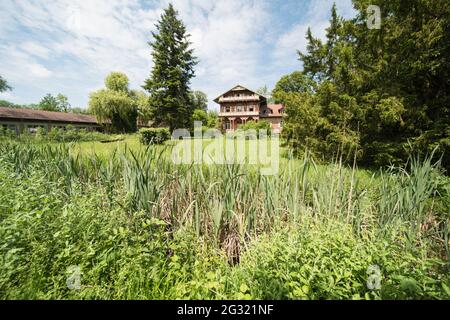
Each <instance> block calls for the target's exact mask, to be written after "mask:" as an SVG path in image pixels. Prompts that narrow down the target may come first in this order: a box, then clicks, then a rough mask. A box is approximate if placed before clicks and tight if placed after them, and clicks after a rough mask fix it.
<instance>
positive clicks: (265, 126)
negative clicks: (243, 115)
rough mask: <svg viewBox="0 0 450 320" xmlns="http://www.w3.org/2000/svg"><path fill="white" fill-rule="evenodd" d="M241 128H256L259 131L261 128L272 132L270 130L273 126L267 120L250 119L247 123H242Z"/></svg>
mask: <svg viewBox="0 0 450 320" xmlns="http://www.w3.org/2000/svg"><path fill="white" fill-rule="evenodd" d="M239 129H241V130H256V131H257V132H259V130H263V131H264V132H267V134H270V132H271V131H272V126H271V125H270V123H269V122H268V121H266V120H259V121H258V122H256V121H253V120H250V121H247V123H246V124H243V125H241V126H240V127H239Z"/></svg>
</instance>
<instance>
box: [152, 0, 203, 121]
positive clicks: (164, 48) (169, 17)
mask: <svg viewBox="0 0 450 320" xmlns="http://www.w3.org/2000/svg"><path fill="white" fill-rule="evenodd" d="M156 28H157V32H153V33H152V35H153V38H154V41H153V42H151V43H149V44H150V46H151V47H152V49H153V52H152V57H153V63H154V66H153V70H152V72H151V75H150V78H149V79H147V80H146V82H145V85H144V89H146V90H147V91H148V92H149V93H150V95H151V97H150V103H151V104H152V108H153V109H154V111H155V113H154V114H155V121H156V123H157V124H164V125H167V126H169V127H170V130H174V129H176V128H188V127H189V126H190V119H191V116H192V112H193V110H192V108H191V107H190V103H189V102H190V100H189V93H190V80H191V79H192V78H193V77H194V76H195V72H194V66H195V65H196V64H197V59H196V58H195V57H194V54H193V49H191V48H190V45H191V42H189V40H188V38H189V34H187V31H186V27H185V25H184V23H183V22H182V21H181V20H180V19H179V18H178V12H177V11H176V10H175V9H174V7H173V6H172V4H170V5H169V7H168V8H167V9H166V10H165V11H164V13H163V14H162V16H161V19H160V20H159V21H158V24H157V25H156Z"/></svg>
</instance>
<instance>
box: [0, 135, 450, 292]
mask: <svg viewBox="0 0 450 320" xmlns="http://www.w3.org/2000/svg"><path fill="white" fill-rule="evenodd" d="M170 149H171V146H166V147H164V148H161V147H154V146H148V147H146V148H144V147H143V148H133V149H127V148H124V149H123V148H122V149H117V150H115V151H114V152H112V153H111V154H108V155H104V154H102V155H98V154H95V153H91V154H82V153H80V152H74V146H73V145H70V144H69V145H63V144H61V145H47V144H39V145H36V144H33V143H18V142H0V179H1V180H0V200H1V201H2V202H1V203H0V236H1V238H2V239H3V240H2V243H1V245H0V251H1V252H2V260H0V265H1V266H2V267H3V270H6V271H5V272H3V273H2V276H1V277H0V296H2V297H4V298H23V297H27V298H70V297H76V298H94V299H103V298H126V299H127V298H134V299H148V298H163V299H165V298H193V299H196V298H199V299H203V298H239V299H241V298H273V299H278V298H280V299H282V298H290V299H306V298H310V299H311V298H312V299H316V298H317V299H319V298H331V299H334V298H337V299H342V298H345V299H351V298H355V299H358V298H367V299H371V298H375V299H377V298H410V297H413V298H422V297H423V298H448V295H449V292H448V287H449V277H448V271H449V269H448V268H449V256H450V255H449V245H448V244H449V243H448V235H449V226H448V222H449V206H450V204H449V197H450V196H449V179H448V177H445V176H444V175H443V174H442V172H441V171H440V163H439V162H437V163H432V162H431V160H430V159H431V158H432V157H430V158H428V159H422V160H420V159H411V161H410V162H409V163H408V164H407V165H406V166H405V167H403V168H394V167H392V168H388V169H386V170H379V171H377V172H368V171H363V170H359V169H357V167H356V166H352V167H349V166H346V165H344V164H342V163H341V162H340V161H337V162H336V163H333V164H328V165H318V164H316V162H315V161H314V159H313V158H312V157H311V156H310V155H309V154H308V153H306V154H305V155H304V156H303V158H301V159H294V158H293V157H292V156H287V158H286V159H284V160H283V165H282V166H281V170H280V172H279V174H277V175H274V176H264V175H261V174H260V173H259V171H258V170H256V168H255V167H254V166H249V165H245V164H242V165H237V164H228V165H195V164H190V165H175V164H173V163H172V161H170V158H169V154H170ZM46 259H47V260H46ZM70 264H74V265H82V267H83V270H86V274H85V275H83V279H84V281H87V282H88V284H86V286H85V287H83V289H81V290H75V291H73V290H68V289H67V288H66V287H65V285H64V279H65V278H64V277H65V276H66V275H65V271H62V270H65V268H67V267H68V266H69V265H70ZM372 264H377V265H380V267H381V269H383V270H384V271H383V272H384V273H383V279H384V286H383V288H382V289H379V290H370V289H369V288H367V286H366V283H365V281H366V279H367V273H366V270H367V268H368V266H370V265H372ZM415 266H420V268H419V269H418V270H415V269H414V268H415ZM283 268H286V269H288V270H290V271H289V272H287V273H286V271H285V270H284V269H283ZM330 279H331V280H330Z"/></svg>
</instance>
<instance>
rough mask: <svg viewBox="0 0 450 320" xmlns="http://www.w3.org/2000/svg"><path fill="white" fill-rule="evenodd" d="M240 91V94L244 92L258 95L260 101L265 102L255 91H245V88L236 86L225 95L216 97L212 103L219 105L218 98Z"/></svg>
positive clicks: (264, 98)
mask: <svg viewBox="0 0 450 320" xmlns="http://www.w3.org/2000/svg"><path fill="white" fill-rule="evenodd" d="M241 91H242V92H246V91H247V92H250V93H251V94H254V95H258V96H259V97H260V99H261V100H266V97H264V96H262V95H260V94H258V93H256V92H255V91H253V90H250V89H247V88H246V87H244V86H241V85H237V86H235V87H234V88H232V89H230V90H228V91H227V92H225V93H223V94H221V95H220V96H218V97H217V98H216V99H214V102H215V103H219V99H220V98H222V97H225V96H227V95H229V94H230V93H237V92H241Z"/></svg>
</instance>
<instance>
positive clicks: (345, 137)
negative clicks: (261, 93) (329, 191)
mask: <svg viewBox="0 0 450 320" xmlns="http://www.w3.org/2000/svg"><path fill="white" fill-rule="evenodd" d="M353 4H354V6H355V8H356V10H357V16H356V18H354V19H351V20H345V19H343V18H341V17H339V15H338V13H337V12H336V6H333V9H332V18H331V20H330V25H329V27H328V28H327V30H326V41H321V40H320V39H318V38H315V37H314V36H313V34H312V32H311V30H308V32H307V41H308V45H307V49H306V52H299V58H300V60H301V62H302V64H303V71H302V72H297V73H295V74H292V75H289V76H286V77H283V78H282V79H281V80H280V82H279V83H278V84H277V85H276V88H275V90H274V96H275V99H276V100H277V101H278V102H280V103H283V104H284V105H285V108H286V110H285V111H286V119H285V130H284V132H283V134H284V135H285V138H286V139H287V141H288V144H289V145H290V146H291V147H293V148H294V149H295V150H296V151H298V152H299V153H301V152H302V151H304V150H305V149H308V150H310V151H311V152H313V153H314V154H315V155H317V156H318V157H323V158H325V159H327V160H331V159H332V158H333V157H335V156H336V154H343V155H344V156H345V157H344V159H346V160H347V161H348V162H350V163H351V162H353V159H354V157H353V155H354V154H355V152H356V153H357V161H358V162H359V163H360V164H365V165H370V166H376V167H378V166H386V165H390V164H395V165H401V164H404V163H405V162H406V161H407V159H408V158H409V157H410V156H411V155H412V154H417V153H419V154H421V155H422V156H425V155H426V154H430V153H431V152H432V151H433V150H434V149H435V148H436V147H437V148H438V152H437V153H436V159H437V158H439V157H440V156H441V155H442V154H443V153H445V157H444V158H443V166H444V167H445V168H446V169H447V170H449V169H450V162H449V159H450V157H449V152H450V150H449V145H450V143H449V141H450V137H449V133H450V122H449V119H450V115H449V107H448V106H449V105H450V100H449V92H450V86H449V84H450V83H449V81H448V79H449V72H450V63H449V60H448V57H449V56H450V46H449V43H450V32H449V30H448V26H449V24H450V3H449V2H448V1H447V0H419V1H400V0H393V1H392V0H379V1H369V0H354V1H353ZM369 5H378V6H379V7H380V8H382V17H381V21H382V24H381V28H380V29H369V28H368V26H367V21H368V13H367V8H368V6H369Z"/></svg>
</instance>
